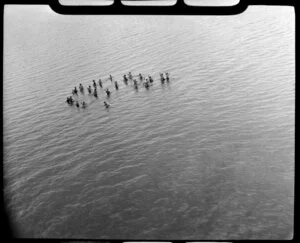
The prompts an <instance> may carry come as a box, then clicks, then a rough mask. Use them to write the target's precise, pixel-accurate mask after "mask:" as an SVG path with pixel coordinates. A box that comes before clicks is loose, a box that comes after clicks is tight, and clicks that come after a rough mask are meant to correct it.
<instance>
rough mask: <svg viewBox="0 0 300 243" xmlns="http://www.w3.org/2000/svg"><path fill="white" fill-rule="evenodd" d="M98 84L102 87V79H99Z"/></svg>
mask: <svg viewBox="0 0 300 243" xmlns="http://www.w3.org/2000/svg"><path fill="white" fill-rule="evenodd" d="M99 86H100V88H102V81H101V79H99Z"/></svg>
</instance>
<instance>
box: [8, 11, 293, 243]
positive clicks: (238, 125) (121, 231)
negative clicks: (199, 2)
mask: <svg viewBox="0 0 300 243" xmlns="http://www.w3.org/2000/svg"><path fill="white" fill-rule="evenodd" d="M294 16H295V15H294V12H293V9H292V8H289V7H286V8H285V7H271V6H268V7H267V6H257V7H249V8H248V9H247V11H246V12H245V13H243V14H240V15H237V16H64V15H58V14H55V13H53V12H52V11H51V10H50V8H48V7H45V6H22V7H20V6H6V8H5V14H4V86H3V87H4V179H5V182H6V186H5V198H6V201H7V205H8V207H9V208H10V209H11V212H12V218H13V220H14V225H15V227H16V228H17V229H18V231H19V234H20V236H22V237H34V238H35V237H46V238H47V237H50V238H65V237H67V238H74V239H75V238H92V239H93V238H97V239H148V240H150V239H160V240H162V239H165V240H168V239H185V240H188V239H190V240H197V239H202V240H206V239H207V240H219V239H221V240H224V239H231V240H232V239H289V238H290V237H292V229H293V223H292V222H293V198H294V195H293V190H294V125H295V124H294V121H295V116H294V115H295V112H294V111H295V104H294V103H295V57H294V52H295V36H294V33H295V31H294V30H295V26H294ZM129 71H131V72H132V73H133V74H134V75H137V74H138V73H142V74H145V75H148V74H150V75H152V76H153V78H154V85H153V86H151V87H150V89H149V90H146V89H145V88H143V87H140V88H139V89H138V90H137V91H135V90H134V89H133V87H132V84H129V85H128V86H126V85H125V84H124V83H123V82H122V75H123V74H124V73H128V72H129ZM159 72H169V73H170V77H171V80H170V82H169V83H165V84H161V83H160V81H159ZM109 74H111V75H112V76H113V78H114V80H117V81H118V82H119V86H120V88H119V90H115V89H114V86H113V84H112V83H111V82H110V81H109V80H108V77H109V76H108V75H109ZM100 78H101V79H102V80H103V82H104V87H105V88H109V89H111V90H112V95H111V97H110V98H109V103H111V104H112V108H110V109H109V110H107V109H105V107H104V106H103V101H105V100H107V98H106V96H105V92H104V91H103V90H101V89H100V88H99V86H98V88H97V89H98V95H99V97H98V99H96V98H94V97H92V96H89V95H88V94H87V92H86V93H85V94H84V95H81V94H80V95H79V97H78V99H79V100H84V101H86V102H87V103H88V107H87V108H86V109H82V108H80V109H77V108H75V107H70V106H68V105H67V104H66V102H65V99H66V97H67V96H69V95H71V90H72V89H73V88H74V86H77V87H78V85H79V83H82V84H83V86H84V87H85V89H86V87H87V86H88V85H92V80H93V79H95V80H96V81H98V80H99V79H100Z"/></svg>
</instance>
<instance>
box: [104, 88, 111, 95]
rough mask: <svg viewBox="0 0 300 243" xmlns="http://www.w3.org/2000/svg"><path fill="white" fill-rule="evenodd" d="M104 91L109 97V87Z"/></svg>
mask: <svg viewBox="0 0 300 243" xmlns="http://www.w3.org/2000/svg"><path fill="white" fill-rule="evenodd" d="M105 92H106V95H107V96H108V97H110V94H111V92H110V91H109V89H106V90H105Z"/></svg>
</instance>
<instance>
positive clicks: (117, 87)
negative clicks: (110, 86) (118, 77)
mask: <svg viewBox="0 0 300 243" xmlns="http://www.w3.org/2000/svg"><path fill="white" fill-rule="evenodd" d="M115 88H116V90H118V89H119V85H118V82H117V81H115Z"/></svg>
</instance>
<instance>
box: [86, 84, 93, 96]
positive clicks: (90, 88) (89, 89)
mask: <svg viewBox="0 0 300 243" xmlns="http://www.w3.org/2000/svg"><path fill="white" fill-rule="evenodd" d="M87 90H88V91H89V94H91V93H92V87H91V85H89V87H88V88H87Z"/></svg>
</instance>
